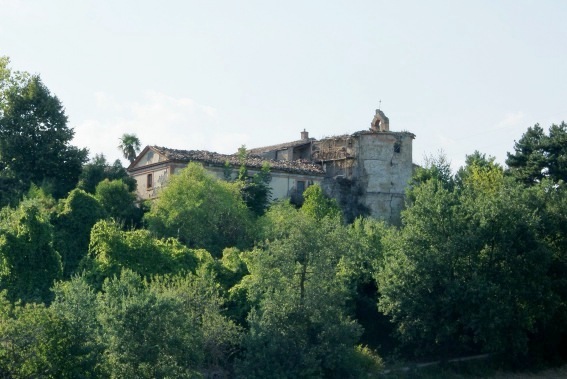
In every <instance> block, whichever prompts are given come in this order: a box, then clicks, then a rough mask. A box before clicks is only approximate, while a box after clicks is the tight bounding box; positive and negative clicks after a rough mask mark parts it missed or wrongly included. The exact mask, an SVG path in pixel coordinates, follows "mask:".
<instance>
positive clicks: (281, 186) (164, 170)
mask: <svg viewBox="0 0 567 379" xmlns="http://www.w3.org/2000/svg"><path fill="white" fill-rule="evenodd" d="M155 155H157V154H155ZM152 163H155V162H152V161H150V160H148V163H146V165H148V164H152ZM137 167H141V165H137ZM185 167H186V166H185V165H182V164H177V165H171V164H170V165H167V166H163V165H158V166H157V167H156V166H153V167H148V168H147V169H146V170H142V171H138V172H136V173H135V174H134V175H133V177H134V179H135V180H136V182H137V184H138V188H137V195H138V197H139V198H140V199H143V200H146V199H153V198H155V197H157V196H158V193H159V191H160V190H161V188H162V187H164V186H165V184H166V181H167V178H168V175H169V173H170V172H173V174H178V173H179V171H180V170H182V169H183V168H185ZM204 167H205V170H207V172H208V173H210V174H211V175H213V176H215V177H216V178H218V179H225V170H224V168H223V167H218V166H212V165H204ZM237 172H238V170H237V169H233V170H232V177H233V179H234V178H235V177H236V175H237ZM248 173H249V175H254V174H256V173H257V171H255V170H248ZM148 174H152V177H153V186H152V187H151V188H148V187H147V176H148ZM271 177H272V180H271V181H270V187H271V188H272V200H273V201H275V200H280V199H287V198H289V197H291V196H292V194H295V193H296V189H297V182H298V181H303V182H304V184H305V188H307V187H308V186H309V185H313V184H315V183H317V184H321V181H322V180H323V178H322V177H321V176H317V175H302V174H291V173H282V172H273V171H272V172H271Z"/></svg>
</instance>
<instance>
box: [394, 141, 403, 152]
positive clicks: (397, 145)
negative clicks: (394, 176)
mask: <svg viewBox="0 0 567 379" xmlns="http://www.w3.org/2000/svg"><path fill="white" fill-rule="evenodd" d="M401 152H402V144H401V143H400V142H396V143H395V144H394V153H401Z"/></svg>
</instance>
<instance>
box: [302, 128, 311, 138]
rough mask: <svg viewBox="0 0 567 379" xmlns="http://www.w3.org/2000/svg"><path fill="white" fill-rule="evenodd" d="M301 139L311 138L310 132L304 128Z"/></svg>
mask: <svg viewBox="0 0 567 379" xmlns="http://www.w3.org/2000/svg"><path fill="white" fill-rule="evenodd" d="M301 139H309V132H307V131H306V130H305V129H303V131H302V132H301Z"/></svg>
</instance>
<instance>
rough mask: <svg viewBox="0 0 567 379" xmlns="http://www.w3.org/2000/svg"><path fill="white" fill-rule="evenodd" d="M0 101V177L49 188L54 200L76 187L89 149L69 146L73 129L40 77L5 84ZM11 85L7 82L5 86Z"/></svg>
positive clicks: (22, 78) (25, 184)
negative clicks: (0, 169)
mask: <svg viewBox="0 0 567 379" xmlns="http://www.w3.org/2000/svg"><path fill="white" fill-rule="evenodd" d="M4 81H5V82H4V83H2V85H1V86H0V87H2V88H3V93H2V95H1V96H2V101H1V102H0V108H1V109H0V168H2V173H1V175H0V176H2V177H4V178H9V179H10V178H12V179H13V180H16V182H21V184H20V185H21V186H23V187H28V186H29V185H30V183H35V184H37V185H46V186H47V187H48V188H51V189H52V192H53V195H54V196H55V197H56V198H61V197H63V196H65V195H66V194H67V192H68V191H70V190H71V189H72V188H74V187H75V186H76V184H77V180H78V177H79V174H80V173H81V167H82V164H83V163H84V162H85V161H86V159H87V153H88V152H87V150H86V149H79V148H77V147H75V146H71V145H70V144H69V143H70V141H71V140H72V139H73V135H74V132H73V129H71V128H69V127H68V126H67V116H66V115H65V111H64V109H63V106H62V104H61V102H60V101H59V99H58V98H57V97H55V96H54V95H52V94H51V93H50V91H49V90H48V89H47V87H46V86H45V85H44V84H43V83H42V81H41V79H40V77H39V76H37V75H34V76H23V77H20V80H10V79H5V80H4ZM6 81H8V83H6Z"/></svg>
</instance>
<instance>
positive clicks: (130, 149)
mask: <svg viewBox="0 0 567 379" xmlns="http://www.w3.org/2000/svg"><path fill="white" fill-rule="evenodd" d="M140 146H141V144H140V140H139V139H138V137H137V136H136V135H135V134H128V133H124V134H123V135H122V137H120V144H119V145H118V148H119V149H120V150H121V151H122V155H123V156H124V158H126V159H128V160H129V161H130V163H132V162H134V160H135V159H136V156H137V155H138V152H139V151H140Z"/></svg>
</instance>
